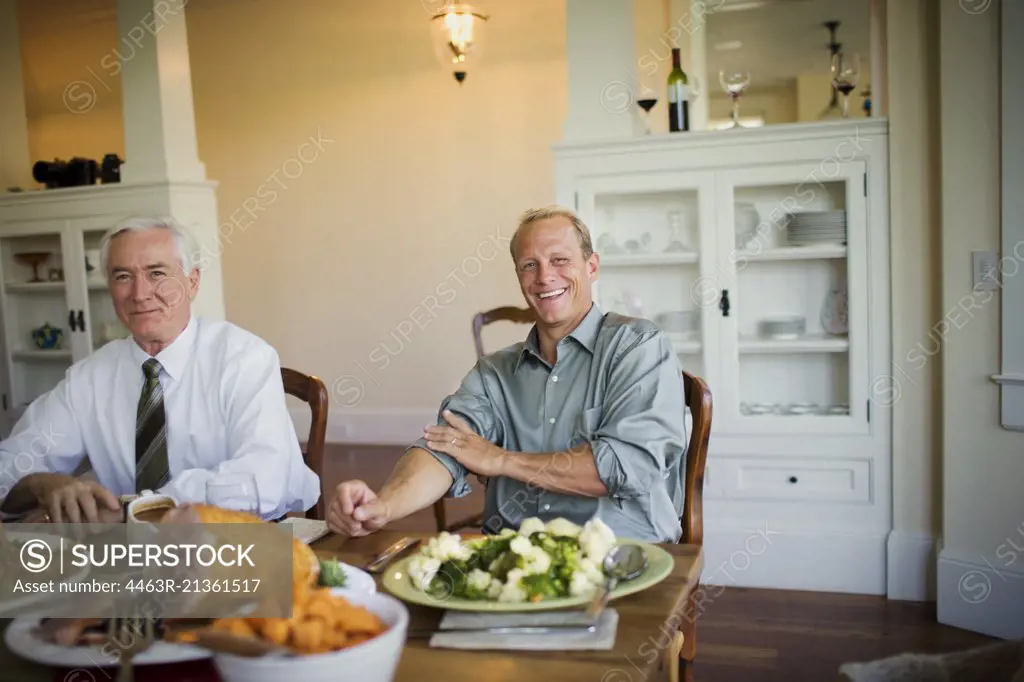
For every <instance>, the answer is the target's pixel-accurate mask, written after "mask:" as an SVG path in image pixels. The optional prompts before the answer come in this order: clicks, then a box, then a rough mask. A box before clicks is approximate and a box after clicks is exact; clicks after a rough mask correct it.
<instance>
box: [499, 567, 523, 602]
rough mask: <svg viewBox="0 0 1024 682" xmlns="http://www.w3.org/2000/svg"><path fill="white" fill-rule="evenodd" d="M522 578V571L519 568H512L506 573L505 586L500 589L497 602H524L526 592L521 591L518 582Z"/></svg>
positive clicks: (521, 586)
mask: <svg viewBox="0 0 1024 682" xmlns="http://www.w3.org/2000/svg"><path fill="white" fill-rule="evenodd" d="M522 577H523V571H522V569H520V568H513V569H512V570H511V571H509V572H508V576H506V578H507V579H506V581H505V584H504V585H503V586H502V588H501V592H500V593H499V594H498V601H503V602H524V601H526V596H527V595H526V590H525V589H523V585H522V583H521V582H520V580H521V579H522Z"/></svg>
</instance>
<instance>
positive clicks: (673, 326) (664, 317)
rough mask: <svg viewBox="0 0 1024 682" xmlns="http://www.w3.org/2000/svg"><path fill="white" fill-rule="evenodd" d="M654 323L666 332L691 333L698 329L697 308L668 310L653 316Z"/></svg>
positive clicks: (698, 316) (698, 314)
mask: <svg viewBox="0 0 1024 682" xmlns="http://www.w3.org/2000/svg"><path fill="white" fill-rule="evenodd" d="M654 323H655V324H656V325H658V326H659V327H661V329H662V331H664V332H665V333H666V334H692V333H694V332H697V331H698V330H700V311H699V310H670V311H667V312H663V313H658V314H657V315H655V316H654Z"/></svg>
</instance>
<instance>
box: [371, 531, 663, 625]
mask: <svg viewBox="0 0 1024 682" xmlns="http://www.w3.org/2000/svg"><path fill="white" fill-rule="evenodd" d="M618 544H620V545H640V546H641V547H643V548H644V551H646V552H647V569H646V570H645V571H644V572H643V573H642V574H640V576H638V577H636V578H634V579H633V580H629V581H625V582H619V584H618V585H616V587H615V589H614V590H612V593H611V596H610V599H618V598H619V597H625V596H626V595H628V594H634V593H636V592H641V591H643V590H646V589H647V588H649V587H652V586H654V585H657V584H658V583H660V582H661V581H662V580H664V579H665V578H666V577H668V574H669V573H671V572H672V567H673V566H674V565H675V559H673V558H672V555H671V554H669V553H668V552H666V551H665V550H664V549H662V548H661V547H658V546H657V545H652V544H650V543H647V542H640V541H638V540H629V539H625V538H623V539H620V540H619V541H618ZM415 556H416V555H415V554H413V555H410V556H407V557H405V558H403V559H401V560H399V561H396V562H395V563H394V564H392V565H391V566H389V567H388V568H387V570H386V571H385V572H384V575H383V577H382V579H381V582H382V583H383V585H384V588H385V589H386V590H387V591H388V592H390V593H391V594H393V595H395V597H397V598H399V599H401V600H402V601H404V602H408V603H410V604H419V605H421V606H429V607H432V608H435V609H448V610H451V611H485V612H493V613H525V612H528V611H551V610H554V609H571V608H575V607H580V606H586V605H587V604H588V603H589V602H590V598H589V597H561V598H558V599H546V600H543V601H539V602H522V603H509V602H497V601H490V600H474V599H460V598H455V597H448V598H444V599H442V598H440V597H434V596H432V595H429V594H427V593H425V592H422V591H421V590H419V589H417V588H416V587H415V586H414V585H413V584H412V581H411V580H410V579H409V572H408V570H407V569H408V565H409V562H410V561H412V560H413V558H414V557H415Z"/></svg>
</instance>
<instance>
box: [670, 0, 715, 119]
mask: <svg viewBox="0 0 1024 682" xmlns="http://www.w3.org/2000/svg"><path fill="white" fill-rule="evenodd" d="M668 2H669V17H668V24H669V25H668V26H666V27H665V30H666V32H667V33H666V35H667V37H668V38H669V40H670V41H671V42H672V43H673V47H678V48H679V52H680V55H679V56H680V58H681V59H682V62H683V71H685V72H686V76H687V77H688V78H689V80H690V87H691V88H696V89H697V96H696V97H693V98H692V99H691V100H690V130H706V129H707V127H708V111H709V110H710V108H711V107H710V98H711V93H713V92H715V88H717V87H718V76H717V75H715V74H712V77H713V80H712V81H708V77H709V75H708V72H707V35H708V31H707V26H706V23H707V18H706V16H705V14H706V12H709V11H712V10H714V8H715V6H716V4H718V3H715V2H713V1H712V2H710V3H709V2H708V1H707V0H668ZM667 68H669V69H671V68H672V67H671V65H668V67H667ZM667 73H668V72H667V71H666V75H667Z"/></svg>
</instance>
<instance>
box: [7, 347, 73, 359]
mask: <svg viewBox="0 0 1024 682" xmlns="http://www.w3.org/2000/svg"><path fill="white" fill-rule="evenodd" d="M11 358H12V359H14V360H21V361H24V362H46V361H48V360H53V361H62V362H63V361H67V360H70V359H71V351H70V350H62V349H57V350H43V349H41V348H32V349H29V350H16V351H13V352H12V353H11Z"/></svg>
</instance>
